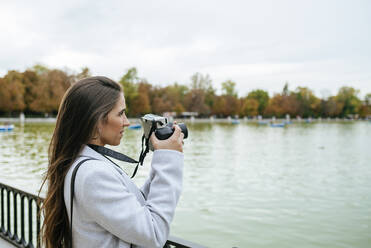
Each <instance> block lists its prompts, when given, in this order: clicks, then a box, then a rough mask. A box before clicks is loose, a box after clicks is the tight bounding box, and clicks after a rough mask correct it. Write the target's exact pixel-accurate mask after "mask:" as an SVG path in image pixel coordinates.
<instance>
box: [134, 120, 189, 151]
mask: <svg viewBox="0 0 371 248" xmlns="http://www.w3.org/2000/svg"><path fill="white" fill-rule="evenodd" d="M140 120H141V121H142V126H143V130H144V137H145V138H146V139H149V137H150V135H151V134H152V132H154V133H155V135H156V137H157V138H158V139H159V140H166V139H168V138H169V137H170V136H171V135H173V133H174V127H173V123H172V122H169V120H168V119H167V118H166V117H162V116H158V115H154V114H146V115H145V116H143V117H141V119H140ZM177 125H178V126H179V127H180V129H181V130H182V133H183V134H184V139H186V138H187V137H188V129H187V126H186V124H184V123H178V124H177ZM149 148H150V150H152V151H153V146H152V144H151V142H149Z"/></svg>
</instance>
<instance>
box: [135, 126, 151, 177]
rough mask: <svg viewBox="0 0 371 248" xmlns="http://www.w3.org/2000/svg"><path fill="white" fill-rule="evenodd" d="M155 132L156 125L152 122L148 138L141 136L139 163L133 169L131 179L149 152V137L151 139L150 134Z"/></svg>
mask: <svg viewBox="0 0 371 248" xmlns="http://www.w3.org/2000/svg"><path fill="white" fill-rule="evenodd" d="M155 130H156V125H155V123H154V122H152V126H151V130H150V131H149V134H148V138H146V136H145V134H143V136H142V151H141V152H140V155H139V163H138V164H137V166H136V167H135V170H134V173H133V175H132V176H131V178H133V177H134V176H135V174H136V173H137V170H138V167H139V164H140V165H141V166H142V165H143V161H144V158H145V157H146V155H147V153H148V152H149V137H151V135H152V133H153V132H154V131H155ZM144 144H145V145H146V148H144Z"/></svg>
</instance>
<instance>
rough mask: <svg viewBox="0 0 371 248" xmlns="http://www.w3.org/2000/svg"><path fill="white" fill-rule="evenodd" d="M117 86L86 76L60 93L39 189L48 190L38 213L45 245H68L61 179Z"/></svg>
mask: <svg viewBox="0 0 371 248" xmlns="http://www.w3.org/2000/svg"><path fill="white" fill-rule="evenodd" d="M120 92H122V90H121V87H120V85H119V84H117V83H116V82H114V81H112V80H111V79H108V78H106V77H90V78H85V79H82V80H80V81H79V82H77V83H75V84H73V85H72V86H71V87H70V88H69V89H68V90H67V92H66V93H65V95H64V96H63V99H62V102H61V104H60V107H59V111H58V116H57V122H56V127H55V130H54V133H53V136H52V139H51V141H50V145H49V165H48V170H47V172H46V174H45V177H44V180H43V183H42V185H41V188H40V191H41V189H42V187H43V185H44V184H45V182H47V185H48V190H47V194H46V198H45V200H44V203H43V205H42V206H41V212H42V214H44V222H43V225H42V228H41V235H40V237H41V243H42V244H43V246H44V247H46V248H66V247H68V248H69V247H72V239H71V237H70V226H69V219H68V215H67V210H66V207H65V202H64V190H63V189H64V179H65V176H66V174H67V172H68V170H69V169H70V167H71V165H72V163H73V162H74V161H75V159H76V158H77V156H78V155H79V153H80V152H81V150H82V148H83V146H84V144H87V143H88V142H89V141H90V140H91V139H92V138H93V136H94V134H95V133H96V130H97V124H98V122H99V121H103V122H104V121H105V120H106V118H107V114H108V113H109V112H110V111H111V110H112V109H113V108H114V106H115V104H116V102H117V101H118V99H119V96H120Z"/></svg>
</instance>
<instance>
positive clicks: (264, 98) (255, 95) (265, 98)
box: [247, 89, 269, 115]
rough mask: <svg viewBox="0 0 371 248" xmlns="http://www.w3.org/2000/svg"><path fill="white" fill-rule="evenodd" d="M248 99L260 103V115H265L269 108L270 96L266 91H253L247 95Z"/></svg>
mask: <svg viewBox="0 0 371 248" xmlns="http://www.w3.org/2000/svg"><path fill="white" fill-rule="evenodd" d="M247 99H251V100H255V101H257V103H258V114H259V115H263V114H264V111H265V109H266V108H267V106H268V102H269V95H268V92H267V91H265V90H259V89H257V90H253V91H251V92H249V94H248V95H247Z"/></svg>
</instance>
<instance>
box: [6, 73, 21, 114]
mask: <svg viewBox="0 0 371 248" xmlns="http://www.w3.org/2000/svg"><path fill="white" fill-rule="evenodd" d="M22 80H23V74H22V73H20V72H18V71H8V73H7V74H6V75H5V76H4V78H1V79H0V110H1V111H3V112H8V113H12V112H20V111H23V110H24V109H25V107H26V104H25V102H24V98H23V96H24V92H25V89H24V85H23V82H22Z"/></svg>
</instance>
